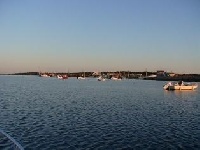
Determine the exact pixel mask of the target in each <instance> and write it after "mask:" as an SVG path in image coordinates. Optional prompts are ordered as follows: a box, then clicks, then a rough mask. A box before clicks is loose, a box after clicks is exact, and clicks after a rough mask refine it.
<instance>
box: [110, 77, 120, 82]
mask: <svg viewBox="0 0 200 150" xmlns="http://www.w3.org/2000/svg"><path fill="white" fill-rule="evenodd" d="M111 80H115V81H119V80H122V79H121V78H118V77H112V78H111Z"/></svg>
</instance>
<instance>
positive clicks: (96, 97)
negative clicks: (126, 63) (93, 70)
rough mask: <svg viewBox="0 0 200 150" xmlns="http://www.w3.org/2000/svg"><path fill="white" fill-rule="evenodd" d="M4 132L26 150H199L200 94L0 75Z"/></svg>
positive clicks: (142, 84)
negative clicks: (7, 132)
mask: <svg viewBox="0 0 200 150" xmlns="http://www.w3.org/2000/svg"><path fill="white" fill-rule="evenodd" d="M0 83H1V84H0V95H1V97H0V109H1V113H0V118H1V122H0V128H2V129H4V130H6V131H9V135H11V136H12V137H13V138H15V139H16V140H17V141H19V142H20V143H21V144H22V146H23V147H24V148H25V149H117V148H118V149H199V148H200V141H199V135H200V128H199V124H200V101H199V99H200V93H199V90H196V91H165V90H163V88H162V86H163V85H164V82H158V81H144V80H122V81H119V82H116V81H106V82H98V81H97V80H96V79H92V78H91V79H87V80H84V81H82V80H81V81H80V80H76V79H72V78H70V79H68V80H64V81H63V80H58V79H56V78H39V77H35V76H0Z"/></svg>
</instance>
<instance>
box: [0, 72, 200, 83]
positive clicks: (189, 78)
mask: <svg viewBox="0 0 200 150" xmlns="http://www.w3.org/2000/svg"><path fill="white" fill-rule="evenodd" d="M40 74H41V73H40V72H22V73H12V74H0V75H34V76H40ZM42 74H49V75H51V77H56V76H57V75H67V76H68V77H79V76H83V72H73V73H69V72H68V73H66V72H57V73H55V72H54V73H50V72H43V73H42ZM84 74H85V77H98V76H100V75H106V76H108V78H109V77H111V76H113V75H116V74H120V76H121V77H123V78H126V79H141V80H156V81H180V80H182V81H186V82H200V74H174V76H162V75H161V76H160V75H159V74H158V72H147V71H143V72H132V71H115V72H100V73H98V74H94V72H84ZM152 75H156V76H154V77H152Z"/></svg>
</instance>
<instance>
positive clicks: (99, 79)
mask: <svg viewBox="0 0 200 150" xmlns="http://www.w3.org/2000/svg"><path fill="white" fill-rule="evenodd" d="M97 80H98V81H106V79H105V78H104V77H103V76H99V77H98V78H97Z"/></svg>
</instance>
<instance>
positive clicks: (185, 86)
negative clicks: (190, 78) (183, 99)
mask: <svg viewBox="0 0 200 150" xmlns="http://www.w3.org/2000/svg"><path fill="white" fill-rule="evenodd" d="M197 87H198V84H197V83H186V82H183V81H179V82H177V83H174V82H168V83H167V84H165V85H164V86H163V88H164V89H165V90H195V89H197Z"/></svg>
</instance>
